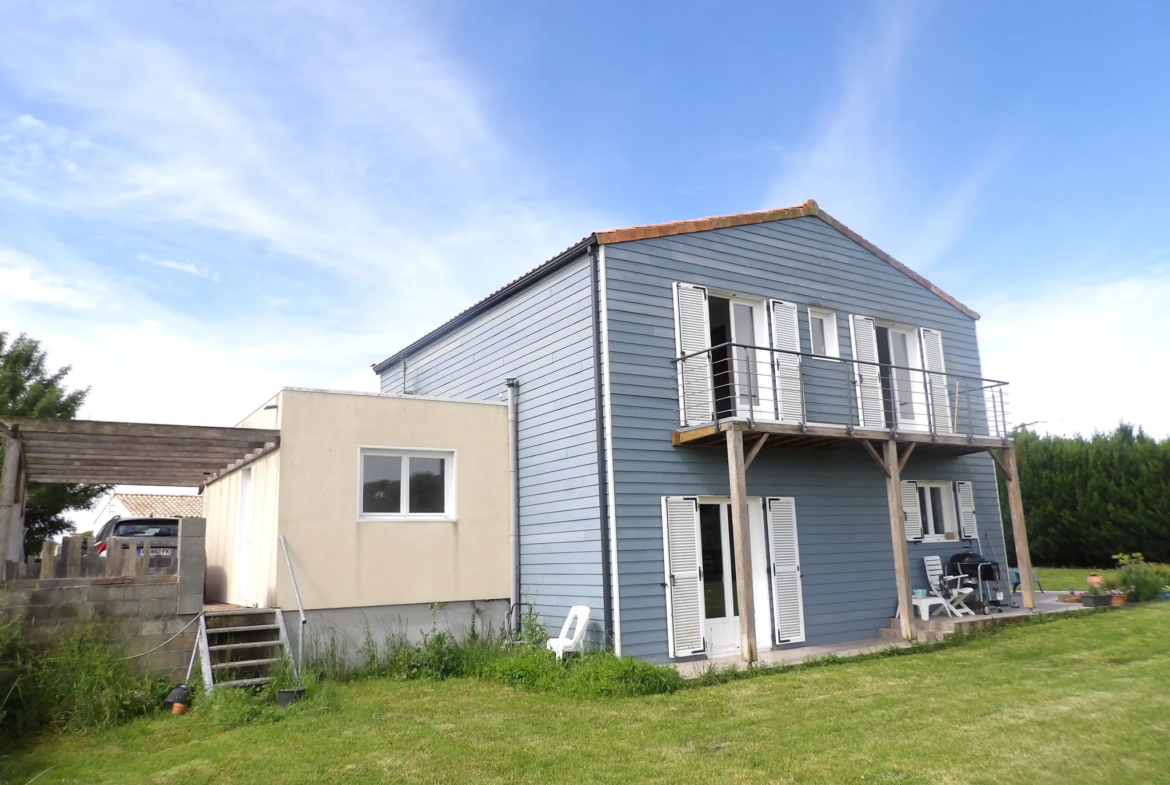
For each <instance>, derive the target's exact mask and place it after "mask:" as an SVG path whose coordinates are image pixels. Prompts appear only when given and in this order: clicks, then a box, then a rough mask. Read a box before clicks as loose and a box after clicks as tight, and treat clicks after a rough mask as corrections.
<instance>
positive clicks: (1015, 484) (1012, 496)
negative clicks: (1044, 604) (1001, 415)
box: [1002, 444, 1036, 608]
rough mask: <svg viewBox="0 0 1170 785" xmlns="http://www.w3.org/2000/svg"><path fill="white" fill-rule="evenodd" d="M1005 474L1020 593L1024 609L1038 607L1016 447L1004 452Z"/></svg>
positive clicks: (1005, 449)
mask: <svg viewBox="0 0 1170 785" xmlns="http://www.w3.org/2000/svg"><path fill="white" fill-rule="evenodd" d="M1002 468H1003V469H1004V474H1005V475H1006V476H1007V492H1008V508H1009V509H1010V510H1011V515H1012V535H1013V538H1014V539H1015V542H1016V569H1018V570H1019V571H1020V591H1021V592H1022V593H1023V595H1024V607H1025V608H1035V607H1036V589H1035V587H1034V586H1033V585H1032V552H1031V551H1030V550H1029V548H1028V528H1027V526H1026V525H1025V523H1024V498H1023V496H1021V495H1020V467H1019V465H1018V463H1017V462H1016V447H1015V445H1014V444H1013V445H1011V446H1009V447H1005V448H1004V450H1003V467H1002Z"/></svg>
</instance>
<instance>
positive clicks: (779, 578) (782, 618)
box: [768, 496, 804, 643]
mask: <svg viewBox="0 0 1170 785" xmlns="http://www.w3.org/2000/svg"><path fill="white" fill-rule="evenodd" d="M768 540H769V542H768V545H769V548H768V550H769V556H770V557H771V564H772V607H773V614H774V616H773V621H774V622H775V626H776V643H798V642H800V641H803V640H804V599H803V594H802V591H801V579H800V546H799V543H798V541H797V536H796V500H795V499H794V498H792V497H791V496H783V497H772V498H769V499H768Z"/></svg>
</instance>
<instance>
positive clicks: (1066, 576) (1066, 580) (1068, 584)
mask: <svg viewBox="0 0 1170 785" xmlns="http://www.w3.org/2000/svg"><path fill="white" fill-rule="evenodd" d="M1090 572H1093V571H1092V570H1086V569H1083V568H1081V567H1037V568H1036V577H1037V578H1039V579H1040V583H1041V585H1043V586H1044V590H1045V591H1055V592H1067V591H1068V590H1069V589H1070V588H1073V589H1076V590H1077V591H1087V590H1088V588H1089V586H1088V584H1086V583H1085V579H1086V578H1088V577H1089V573H1090ZM1095 572H1096V573H1097V574H1098V575H1100V576H1102V577H1106V578H1108V577H1109V574H1110V573H1111V572H1113V570H1096V571H1095Z"/></svg>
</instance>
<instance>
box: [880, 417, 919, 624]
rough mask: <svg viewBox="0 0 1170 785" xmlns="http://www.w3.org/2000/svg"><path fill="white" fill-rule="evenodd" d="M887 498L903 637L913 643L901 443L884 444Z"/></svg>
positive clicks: (890, 440) (912, 605) (893, 441)
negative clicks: (899, 455)
mask: <svg viewBox="0 0 1170 785" xmlns="http://www.w3.org/2000/svg"><path fill="white" fill-rule="evenodd" d="M885 469H886V498H887V500H888V501H889V505H890V537H891V538H892V539H893V541H894V577H895V580H896V582H897V586H898V620H899V622H901V626H902V637H903V638H904V639H905V640H908V641H912V640H914V603H912V602H911V601H910V596H911V592H910V589H911V586H910V553H909V550H908V549H907V548H906V514H905V512H904V511H903V508H902V467H901V462H900V461H899V460H898V442H896V441H895V440H893V439H889V440H888V441H886V443H885Z"/></svg>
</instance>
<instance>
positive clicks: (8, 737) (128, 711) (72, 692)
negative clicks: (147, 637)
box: [0, 615, 167, 742]
mask: <svg viewBox="0 0 1170 785" xmlns="http://www.w3.org/2000/svg"><path fill="white" fill-rule="evenodd" d="M166 692H167V681H166V679H161V678H151V677H142V676H137V675H136V674H135V673H134V670H133V668H132V667H131V666H130V664H129V663H128V662H127V661H126V660H125V659H123V658H122V657H121V656H120V653H119V652H118V651H117V649H116V648H115V647H113V646H111V645H110V642H109V641H108V640H107V639H106V638H105V637H104V636H102V635H101V634H100V633H99V632H98V631H97V630H96V629H95V628H94V627H92V626H89V625H87V624H84V623H76V624H74V625H73V626H71V627H70V628H69V630H68V631H66V632H65V633H64V634H62V635H60V636H58V637H57V638H56V640H55V641H54V643H53V644H52V645H51V646H49V647H48V648H40V647H37V646H34V645H33V644H32V643H31V642H30V641H29V640H28V637H27V634H26V632H25V624H24V618H23V617H22V616H21V615H11V616H6V617H3V618H0V739H2V740H5V741H8V742H11V741H14V740H16V739H19V738H22V737H25V736H29V735H32V734H36V733H41V732H45V731H64V732H77V731H87V730H94V729H98V728H108V727H112V726H114V725H119V724H121V723H123V722H126V721H127V720H130V719H132V718H134V717H139V716H142V715H145V714H150V713H152V712H154V711H157V710H158V707H159V706H160V705H161V703H162V699H163V698H164V697H165V696H166Z"/></svg>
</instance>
